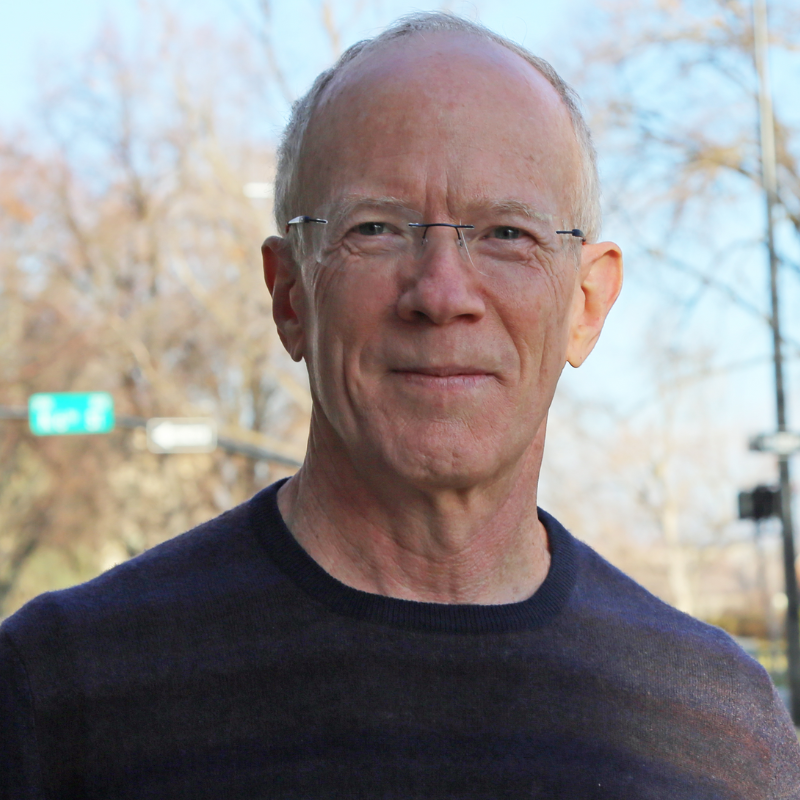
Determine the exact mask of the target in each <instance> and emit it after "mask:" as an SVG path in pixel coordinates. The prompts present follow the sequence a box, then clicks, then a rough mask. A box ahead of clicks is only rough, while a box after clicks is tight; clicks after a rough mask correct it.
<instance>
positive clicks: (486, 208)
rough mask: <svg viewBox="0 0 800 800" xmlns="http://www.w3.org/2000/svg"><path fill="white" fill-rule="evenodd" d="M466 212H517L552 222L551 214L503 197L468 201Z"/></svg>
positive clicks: (520, 214) (524, 215)
mask: <svg viewBox="0 0 800 800" xmlns="http://www.w3.org/2000/svg"><path fill="white" fill-rule="evenodd" d="M468 208H469V211H468V213H474V214H480V213H486V212H489V213H492V214H517V215H519V216H522V217H528V218H529V219H537V220H540V221H541V222H552V220H553V215H552V214H548V213H547V212H545V211H539V209H537V208H535V207H534V206H532V205H530V204H529V203H525V202H524V201H522V200H514V199H511V198H509V199H504V200H482V199H481V200H477V201H475V202H473V203H470V204H469V206H468Z"/></svg>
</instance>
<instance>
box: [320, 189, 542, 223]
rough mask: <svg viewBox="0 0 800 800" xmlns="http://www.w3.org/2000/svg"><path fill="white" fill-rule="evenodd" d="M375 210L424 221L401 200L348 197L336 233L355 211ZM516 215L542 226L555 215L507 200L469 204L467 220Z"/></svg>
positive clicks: (337, 215)
mask: <svg viewBox="0 0 800 800" xmlns="http://www.w3.org/2000/svg"><path fill="white" fill-rule="evenodd" d="M362 208H363V209H375V210H381V209H385V210H386V211H403V212H406V213H407V214H408V215H409V216H411V217H414V218H419V219H422V214H420V213H419V211H418V210H416V209H415V208H413V207H412V206H410V205H409V204H408V203H406V202H405V201H403V200H401V199H400V198H398V197H392V196H389V195H387V196H383V197H371V196H368V195H347V196H345V197H343V198H341V199H340V200H339V201H338V202H337V203H336V209H335V211H334V213H333V214H332V215H331V223H332V226H331V227H332V228H333V229H338V227H339V226H340V225H341V224H342V222H343V221H344V220H346V219H347V218H348V217H349V216H350V215H351V214H352V213H353V212H354V211H357V210H359V209H362ZM486 213H490V214H516V215H518V216H523V217H527V218H528V219H531V220H534V219H535V220H539V221H541V222H551V221H552V220H553V214H548V213H547V212H545V211H540V210H539V209H537V208H535V207H534V206H532V205H530V204H529V203H526V202H524V201H522V200H516V199H513V198H507V199H503V200H488V199H484V198H478V199H476V200H474V201H472V202H470V203H468V204H467V211H466V216H465V217H464V219H465V220H467V221H469V220H468V217H470V216H472V215H475V216H477V215H478V214H486Z"/></svg>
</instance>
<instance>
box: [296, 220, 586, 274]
mask: <svg viewBox="0 0 800 800" xmlns="http://www.w3.org/2000/svg"><path fill="white" fill-rule="evenodd" d="M360 218H361V219H364V214H362V215H361V217H360ZM382 218H386V219H388V220H389V221H386V222H384V221H374V220H369V219H367V221H363V222H360V223H359V222H358V219H359V217H355V218H353V219H351V220H349V221H348V220H345V221H344V222H343V224H341V225H338V226H337V227H338V228H339V229H341V231H342V232H343V234H342V236H341V237H340V236H339V235H338V233H335V234H334V237H333V238H336V239H337V241H336V242H335V243H334V242H333V241H332V240H331V239H330V238H328V237H326V236H324V235H323V236H321V237H315V238H316V240H315V241H314V242H313V251H314V257H315V258H316V260H317V261H318V262H321V263H324V262H326V261H328V260H330V257H331V256H333V255H335V254H336V252H337V251H339V250H340V249H341V248H343V247H344V248H345V250H346V253H347V255H348V256H351V257H354V258H360V259H362V260H366V261H368V262H371V263H377V262H378V261H381V262H383V261H386V260H390V259H391V260H398V259H402V258H419V257H421V256H422V254H423V252H424V249H425V245H426V243H427V242H428V231H429V230H430V229H431V228H452V229H453V230H455V232H456V244H457V246H458V249H459V251H460V253H461V254H462V257H463V258H464V259H465V260H468V261H470V262H471V263H473V264H474V265H475V266H476V267H478V268H479V269H480V271H481V272H486V271H488V270H490V269H491V268H492V267H493V266H498V265H501V264H509V263H515V262H516V263H524V262H527V261H530V260H531V257H532V255H531V252H532V245H533V244H534V240H535V238H536V237H535V236H534V235H532V234H531V232H530V230H527V229H526V228H525V227H518V226H516V225H513V224H503V223H502V222H501V223H500V224H498V221H497V219H493V221H492V222H491V223H489V224H484V225H481V226H476V225H462V224H454V223H450V222H409V221H407V218H406V219H402V214H400V213H399V212H394V213H388V214H386V213H382V212H378V213H377V214H376V220H380V219H382ZM306 224H315V225H320V226H322V225H328V220H327V219H321V218H319V217H310V216H307V215H301V216H299V217H294V218H293V219H290V220H289V222H288V223H287V224H286V232H287V233H289V231H290V230H291V229H292V227H293V226H301V225H306ZM528 227H531V226H528ZM549 230H550V231H551V232H552V228H550V229H549ZM555 233H556V234H558V235H561V236H571V237H573V238H577V239H580V240H581V243H582V244H585V242H586V237H585V236H584V234H583V231H581V230H580V229H578V228H573V229H572V230H559V231H555ZM537 235H539V236H542V235H544V234H543V233H542V232H537ZM550 235H552V233H551V234H550ZM326 255H327V256H328V258H326Z"/></svg>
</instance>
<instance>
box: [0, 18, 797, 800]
mask: <svg viewBox="0 0 800 800" xmlns="http://www.w3.org/2000/svg"><path fill="white" fill-rule="evenodd" d="M593 158H594V157H593V151H592V147H591V142H590V138H589V135H588V131H587V130H586V128H585V124H584V123H583V120H582V119H581V117H580V114H579V112H578V110H577V106H576V104H575V100H574V99H573V95H572V94H571V92H570V90H569V89H568V88H567V87H566V86H565V85H564V84H563V82H561V80H560V79H559V78H558V76H557V75H555V73H553V72H552V70H551V69H550V68H549V67H548V66H547V65H546V64H544V63H543V62H541V61H539V60H537V59H535V58H533V57H532V56H530V55H529V54H527V53H526V52H525V51H523V50H521V49H520V48H518V47H517V46H515V45H512V44H511V43H509V42H507V41H505V40H503V39H500V38H499V37H497V36H495V35H494V34H490V33H489V32H487V31H485V30H484V29H482V28H480V27H478V26H475V25H472V24H470V23H467V22H464V21H462V20H459V19H457V18H455V17H450V16H447V15H442V14H422V15H418V16H416V17H414V18H411V19H408V20H406V21H401V22H400V23H398V24H397V25H396V26H395V27H393V28H392V29H390V30H389V31H387V32H386V33H384V34H382V35H381V36H379V37H377V38H376V39H375V40H372V41H371V42H368V43H362V44H361V45H358V46H356V47H355V48H354V49H352V50H351V51H348V53H346V54H345V55H344V56H343V58H342V59H341V60H340V62H339V64H338V65H337V66H336V67H334V69H333V70H332V71H329V72H327V73H325V74H323V75H322V76H320V78H319V79H318V80H317V82H316V84H315V85H314V87H313V88H312V89H311V91H310V93H309V94H308V95H307V96H306V97H305V98H304V99H303V100H301V101H300V102H299V103H298V104H297V105H296V107H295V109H294V111H293V117H292V120H291V122H290V123H289V126H288V129H287V132H286V135H285V138H284V142H283V145H282V149H281V153H280V163H279V172H278V179H277V182H276V218H277V221H278V225H279V230H281V231H282V232H283V233H284V236H283V237H271V238H269V239H268V240H267V241H266V242H265V244H264V248H263V254H264V272H265V276H266V281H267V284H268V286H269V289H270V292H271V293H272V297H273V311H274V316H275V321H276V323H277V326H278V330H279V331H280V335H281V339H282V341H283V343H284V345H285V346H286V348H287V350H288V351H289V353H290V354H291V355H292V357H293V358H295V359H297V360H299V359H304V360H305V362H306V364H307V367H308V371H309V378H310V385H311V391H312V396H313V401H314V404H313V413H312V420H311V431H310V437H309V446H308V454H307V457H306V460H305V463H304V464H303V466H302V468H301V469H300V471H299V472H298V473H297V475H295V476H294V477H293V478H292V479H291V480H289V481H288V482H284V483H281V484H279V485H275V486H272V487H269V488H268V489H266V490H264V491H263V492H261V493H260V494H259V495H257V496H256V497H255V498H253V499H252V500H251V501H249V502H248V503H245V504H244V505H242V506H240V507H238V508H236V509H234V510H233V511H231V512H228V513H227V514H224V515H223V516H222V517H220V518H218V519H216V520H213V521H211V522H209V523H207V524H205V525H202V526H200V527H199V528H197V529H195V530H194V531H192V532H190V533H188V534H185V535H184V536H182V537H178V539H175V540H173V541H171V542H168V543H166V544H165V545H162V546H161V547H158V548H154V549H153V550H152V551H150V552H149V553H147V554H145V555H143V556H141V557H139V558H138V559H134V560H133V561H131V562H128V563H127V564H124V565H122V566H120V567H118V568H116V569H115V570H112V571H111V572H109V573H107V574H105V575H104V576H101V577H100V578H98V579H97V580H95V581H92V582H90V583H89V584H86V585H85V586H82V587H77V588H75V589H72V590H68V591H66V592H59V593H54V594H51V595H45V596H43V597H41V598H39V599H37V600H35V601H33V602H32V603H31V604H29V606H27V607H26V608H25V609H23V610H22V611H21V612H19V613H18V614H17V615H16V616H15V617H12V618H11V619H10V620H8V621H7V622H6V624H5V625H4V627H3V633H2V638H1V639H0V642H2V644H1V645H0V647H2V659H0V663H1V664H2V681H3V682H2V686H3V689H2V690H0V697H2V700H0V703H2V706H0V714H2V719H3V720H4V722H3V733H2V735H0V739H1V740H2V752H3V759H4V760H3V762H2V768H3V769H4V770H5V771H4V772H3V774H4V775H5V777H4V778H0V785H1V786H3V789H4V791H5V794H4V796H7V797H14V798H33V797H36V798H39V797H59V798H67V797H81V798H83V797H87V798H89V797H91V798H112V797H113V798H116V797H131V798H134V797H135V798H143V797H158V798H190V797H191V798H205V797H208V798H212V797H213V798H222V797H224V798H240V797H241V798H244V797H248V798H256V797H259V798H261V797H286V798H331V797H364V798H380V797H384V798H389V797H391V798H451V797H461V798H472V797H475V798H478V797H480V798H498V797H536V798H570V799H571V800H572V799H574V798H601V797H608V798H614V800H619V799H620V798H670V800H672V799H674V798H692V800H698V799H699V798H709V799H710V798H715V799H717V798H719V799H722V798H725V799H726V800H728V799H730V800H733V799H734V798H737V799H741V800H745V798H746V799H747V800H753V799H754V798H790V797H791V798H800V752H799V751H798V746H797V741H796V738H795V734H794V731H793V729H792V727H791V723H790V721H789V719H788V716H787V713H786V711H785V709H784V708H783V707H782V705H781V703H780V701H779V700H778V699H777V697H776V695H775V692H774V690H773V687H772V686H771V684H770V681H769V679H768V677H767V675H766V673H765V672H764V671H763V670H762V669H761V668H760V667H759V666H758V665H757V664H756V663H755V662H753V661H751V660H750V659H748V658H747V657H746V656H745V655H744V654H743V653H742V651H741V650H739V649H738V647H737V646H736V645H735V644H734V643H733V642H732V641H731V640H730V638H729V637H727V636H726V635H725V634H723V633H722V632H721V631H718V630H716V629H713V628H710V627H708V626H706V625H703V624H701V623H699V622H697V621H695V620H693V619H691V618H689V617H687V616H685V615H683V614H681V613H679V612H677V611H675V610H673V609H671V608H669V607H668V606H665V605H664V604H662V603H661V602H659V601H658V600H657V599H655V598H654V597H652V596H651V595H649V594H648V593H647V592H646V591H644V590H643V589H642V588H640V587H639V586H637V585H636V584H635V583H633V582H632V581H631V580H629V579H628V578H626V577H625V576H623V575H622V574H621V573H619V572H618V571H617V570H615V569H614V568H613V567H611V566H610V565H609V564H607V563H606V562H604V561H603V560H602V559H601V558H600V557H599V556H597V555H596V554H595V553H594V552H593V551H591V550H590V549H589V548H588V547H586V546H585V545H583V544H580V543H579V542H578V541H576V540H575V539H573V538H572V536H571V535H570V534H569V533H567V532H566V531H565V530H564V529H563V528H562V527H561V526H560V525H559V524H558V522H556V520H554V519H553V518H552V517H550V516H548V515H547V514H546V513H544V512H542V511H537V507H536V488H537V481H538V475H539V469H540V464H541V459H542V451H543V447H544V436H545V426H546V420H547V412H548V408H549V406H550V402H551V400H552V397H553V393H554V391H555V387H556V382H557V380H558V377H559V374H560V372H561V370H562V368H563V366H564V364H565V362H566V361H569V362H570V363H571V364H572V365H573V366H578V365H579V364H581V362H582V361H583V360H584V359H585V358H586V357H587V356H588V354H589V352H590V351H591V349H592V347H593V345H594V343H595V341H596V340H597V337H598V336H599V333H600V329H601V327H602V325H603V321H604V319H605V316H606V314H607V312H608V311H609V309H610V307H611V305H612V304H613V302H614V300H615V298H616V296H617V294H618V292H619V288H620V283H621V255H620V252H619V249H618V248H617V246H616V245H614V244H612V243H610V242H598V241H597V234H598V213H597V181H596V173H595V166H594V160H593Z"/></svg>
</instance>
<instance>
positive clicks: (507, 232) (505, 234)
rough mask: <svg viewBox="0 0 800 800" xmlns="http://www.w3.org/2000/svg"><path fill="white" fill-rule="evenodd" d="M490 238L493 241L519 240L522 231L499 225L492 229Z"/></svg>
mask: <svg viewBox="0 0 800 800" xmlns="http://www.w3.org/2000/svg"><path fill="white" fill-rule="evenodd" d="M491 236H492V238H493V239H505V240H509V239H519V238H520V237H521V236H522V231H521V230H520V229H519V228H512V227H511V226H510V225H500V226H498V227H497V228H493V229H492V233H491Z"/></svg>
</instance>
